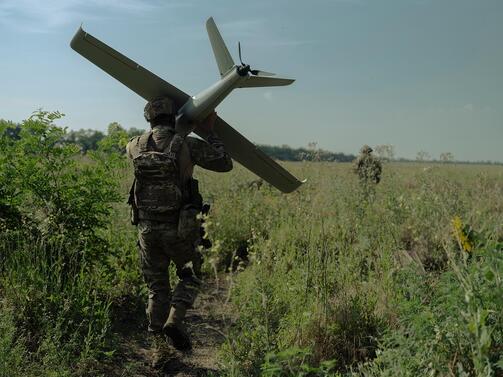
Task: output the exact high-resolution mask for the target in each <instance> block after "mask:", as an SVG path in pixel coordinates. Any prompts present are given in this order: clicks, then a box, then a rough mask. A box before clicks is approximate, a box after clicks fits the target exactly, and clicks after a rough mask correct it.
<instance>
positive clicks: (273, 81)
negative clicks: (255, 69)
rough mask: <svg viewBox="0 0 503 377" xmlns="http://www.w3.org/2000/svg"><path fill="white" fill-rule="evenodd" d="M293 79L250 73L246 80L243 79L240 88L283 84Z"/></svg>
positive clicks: (287, 83)
mask: <svg viewBox="0 0 503 377" xmlns="http://www.w3.org/2000/svg"><path fill="white" fill-rule="evenodd" d="M294 81H295V80H294V79H284V78H281V77H264V76H254V75H250V76H249V77H248V80H245V81H243V83H242V84H241V85H240V86H239V87H240V88H254V87H259V86H285V85H290V84H291V83H292V82H294Z"/></svg>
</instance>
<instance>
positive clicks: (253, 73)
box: [250, 69, 276, 77]
mask: <svg viewBox="0 0 503 377" xmlns="http://www.w3.org/2000/svg"><path fill="white" fill-rule="evenodd" d="M250 73H251V74H252V75H255V76H261V77H268V76H276V74H275V73H271V72H266V71H259V70H258V69H252V70H251V71H250Z"/></svg>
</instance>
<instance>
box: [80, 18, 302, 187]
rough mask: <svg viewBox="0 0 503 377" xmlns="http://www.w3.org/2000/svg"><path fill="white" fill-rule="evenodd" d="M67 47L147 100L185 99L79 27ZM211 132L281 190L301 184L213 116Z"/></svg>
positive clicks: (178, 101)
mask: <svg viewBox="0 0 503 377" xmlns="http://www.w3.org/2000/svg"><path fill="white" fill-rule="evenodd" d="M70 46H71V47H72V48H73V49H74V50H75V51H76V52H78V53H79V54H80V55H82V56H84V57H85V58H86V59H87V60H89V61H90V62H91V63H93V64H95V65H96V66H98V67H99V68H101V69H102V70H104V71H105V72H106V73H108V74H109V75H110V76H112V77H113V78H115V79H116V80H118V81H120V82H121V83H123V84H124V85H126V86H127V87H128V88H129V89H131V90H132V91H134V92H135V93H137V94H138V95H139V96H141V97H143V98H144V99H146V100H147V101H150V100H152V99H154V98H158V97H169V98H171V99H173V100H174V101H175V102H176V104H177V105H178V106H182V105H183V104H184V103H185V102H186V101H187V99H188V98H189V95H188V94H186V93H185V92H183V91H181V90H180V89H178V88H176V87H175V86H173V85H171V84H170V83H168V82H166V81H164V80H163V79H161V78H160V77H159V76H156V75H154V74H153V73H152V72H150V71H149V70H147V69H145V68H143V67H142V66H140V65H139V64H138V63H136V62H134V61H132V60H131V59H129V58H128V57H126V56H124V55H122V54H121V53H120V52H118V51H116V50H114V49H113V48H111V47H110V46H108V45H106V44H105V43H103V42H101V41H100V40H98V39H96V38H95V37H93V36H92V35H91V34H89V33H86V32H85V31H84V30H83V29H82V28H79V30H77V33H76V34H75V36H74V37H73V39H72V41H71V43H70ZM215 132H216V133H217V134H218V136H219V137H220V138H221V139H222V141H223V142H224V144H225V149H226V150H227V152H228V153H229V155H230V156H231V157H232V158H233V159H234V160H236V161H237V162H239V163H240V164H242V165H243V166H244V167H246V168H247V169H249V170H250V171H251V172H253V173H255V174H257V175H258V176H259V177H260V178H262V179H264V180H265V181H267V182H269V183H270V184H271V185H273V186H274V187H276V188H277V189H279V190H281V191H282V192H285V193H288V192H292V191H293V190H295V189H296V188H298V187H299V186H300V185H301V184H302V182H300V181H299V180H298V179H297V178H295V177H294V176H293V175H291V174H290V173H289V172H288V171H286V170H285V169H284V168H283V167H281V165H279V164H278V163H276V162H275V161H274V160H272V159H271V158H270V157H269V156H267V155H266V154H265V153H264V152H262V151H261V150H260V149H259V148H257V147H256V146H255V145H254V144H253V143H251V142H250V141H249V140H247V139H246V138H245V137H244V136H243V135H241V134H240V133H239V132H237V131H236V130H235V129H234V128H232V127H231V126H230V125H229V124H227V123H226V122H225V121H224V120H223V119H222V118H218V119H217V121H216V123H215ZM195 133H196V134H197V135H199V136H201V137H202V138H204V139H206V137H207V136H208V135H207V133H206V132H205V131H204V130H202V129H199V128H196V130H195Z"/></svg>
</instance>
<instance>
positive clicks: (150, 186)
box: [133, 132, 183, 215]
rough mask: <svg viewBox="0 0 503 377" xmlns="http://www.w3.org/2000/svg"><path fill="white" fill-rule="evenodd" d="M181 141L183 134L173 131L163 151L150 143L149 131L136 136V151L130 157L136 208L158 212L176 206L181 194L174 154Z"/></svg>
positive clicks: (179, 202) (179, 203)
mask: <svg viewBox="0 0 503 377" xmlns="http://www.w3.org/2000/svg"><path fill="white" fill-rule="evenodd" d="M182 144H183V138H180V137H177V136H176V135H175V136H174V137H173V139H172V140H171V142H170V144H169V147H168V150H167V152H164V151H161V150H157V148H156V147H155V146H154V143H153V140H152V132H148V133H146V134H143V135H141V136H140V139H139V141H138V147H139V155H138V156H137V157H135V158H134V159H133V165H134V176H135V183H134V188H133V190H134V204H135V206H136V208H137V209H138V210H140V211H144V212H147V213H151V214H153V215H161V214H165V213H167V212H173V211H177V210H179V209H180V207H181V206H182V204H183V194H182V182H181V177H180V169H179V168H178V166H177V154H178V152H179V150H180V148H181V146H182Z"/></svg>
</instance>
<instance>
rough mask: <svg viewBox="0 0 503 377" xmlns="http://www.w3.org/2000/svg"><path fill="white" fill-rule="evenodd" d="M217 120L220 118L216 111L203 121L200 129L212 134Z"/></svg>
mask: <svg viewBox="0 0 503 377" xmlns="http://www.w3.org/2000/svg"><path fill="white" fill-rule="evenodd" d="M217 118H218V116H217V113H216V111H213V112H212V113H211V114H210V115H208V116H207V117H206V118H204V119H203V121H202V122H201V123H200V124H199V128H201V129H202V130H204V131H206V132H208V133H212V132H213V127H214V126H215V121H216V120H217Z"/></svg>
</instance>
